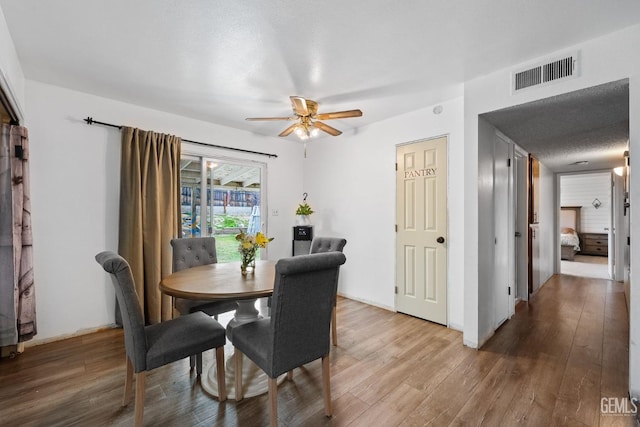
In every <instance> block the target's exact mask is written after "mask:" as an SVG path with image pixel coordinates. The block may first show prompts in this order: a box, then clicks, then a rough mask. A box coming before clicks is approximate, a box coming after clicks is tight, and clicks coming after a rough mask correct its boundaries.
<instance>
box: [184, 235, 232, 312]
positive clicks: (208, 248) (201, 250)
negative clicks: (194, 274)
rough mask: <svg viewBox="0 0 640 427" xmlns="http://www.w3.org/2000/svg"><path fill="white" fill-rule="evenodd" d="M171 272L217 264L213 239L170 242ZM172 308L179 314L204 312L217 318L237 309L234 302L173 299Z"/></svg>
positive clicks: (197, 238) (191, 238) (193, 238)
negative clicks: (171, 250)
mask: <svg viewBox="0 0 640 427" xmlns="http://www.w3.org/2000/svg"><path fill="white" fill-rule="evenodd" d="M171 246H172V247H173V272H174V273H175V272H177V271H181V270H185V269H187V268H192V267H197V266H200V265H208V264H215V263H217V262H218V257H217V254H216V239H215V237H186V238H181V239H173V240H171ZM174 307H175V308H176V310H177V311H178V312H179V313H180V314H181V315H183V314H188V313H194V312H196V311H204V312H205V313H207V314H208V315H209V316H214V317H215V318H216V319H217V318H218V314H221V313H226V312H228V311H233V310H235V309H236V308H238V304H237V303H236V302H235V301H204V300H190V299H186V298H174Z"/></svg>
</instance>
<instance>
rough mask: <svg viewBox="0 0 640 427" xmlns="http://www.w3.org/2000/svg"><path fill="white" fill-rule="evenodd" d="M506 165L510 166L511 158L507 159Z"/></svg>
mask: <svg viewBox="0 0 640 427" xmlns="http://www.w3.org/2000/svg"><path fill="white" fill-rule="evenodd" d="M507 167H508V168H510V167H511V159H507Z"/></svg>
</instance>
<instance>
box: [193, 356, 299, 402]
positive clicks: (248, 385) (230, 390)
mask: <svg viewBox="0 0 640 427" xmlns="http://www.w3.org/2000/svg"><path fill="white" fill-rule="evenodd" d="M233 351H234V349H233V345H232V344H227V345H225V347H224V352H225V355H226V361H225V372H224V374H225V380H226V386H227V399H231V400H235V398H236V380H235V378H236V377H235V364H234V363H233V357H234V355H233ZM243 357H244V360H243V361H242V388H243V389H244V397H245V398H247V397H253V396H259V395H261V394H264V393H266V392H267V391H268V390H269V386H268V379H269V377H268V376H267V374H265V373H264V371H263V370H262V369H260V368H259V367H258V365H256V364H255V363H253V362H252V361H251V360H250V359H249V358H248V357H247V356H243ZM286 377H287V374H284V375H281V376H280V377H279V378H278V384H281V383H282V382H283V381H284V380H285V378H286ZM216 378H217V377H216V364H215V363H214V364H213V365H212V366H211V368H210V369H209V370H208V371H205V372H203V373H202V377H201V378H200V383H201V385H202V388H203V389H204V391H206V392H207V393H208V394H210V395H211V396H214V397H216V398H217V397H218V381H217V380H216Z"/></svg>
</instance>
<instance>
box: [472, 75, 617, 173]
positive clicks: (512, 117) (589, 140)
mask: <svg viewBox="0 0 640 427" xmlns="http://www.w3.org/2000/svg"><path fill="white" fill-rule="evenodd" d="M481 117H482V118H484V119H485V120H487V121H488V122H490V123H492V124H493V125H494V126H496V127H497V128H498V129H499V130H500V131H501V132H502V133H504V134H505V135H507V136H508V137H509V138H511V139H512V140H513V141H515V142H516V143H518V144H519V145H520V146H521V147H522V148H524V149H526V150H527V151H529V152H530V153H532V154H533V155H534V156H536V157H537V158H538V160H540V161H541V162H542V163H543V164H544V165H545V166H547V167H549V168H550V169H551V170H553V171H555V172H573V171H583V170H597V169H610V168H613V167H616V166H622V165H624V160H623V153H624V151H625V150H627V146H628V144H627V143H628V141H629V81H628V80H627V79H625V80H620V81H617V82H612V83H607V84H603V85H600V86H594V87H591V88H588V89H583V90H579V91H575V92H570V93H566V94H563V95H559V96H554V97H551V98H546V99H542V100H540V101H535V102H531V103H528V104H523V105H518V106H515V107H510V108H506V109H503V110H499V111H494V112H491V113H487V114H483V115H482V116H481ZM579 161H587V162H589V163H588V164H586V165H575V164H573V163H575V162H579Z"/></svg>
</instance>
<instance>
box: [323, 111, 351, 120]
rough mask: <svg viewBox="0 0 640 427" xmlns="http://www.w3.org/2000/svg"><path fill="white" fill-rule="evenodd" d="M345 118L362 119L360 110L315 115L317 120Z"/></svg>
mask: <svg viewBox="0 0 640 427" xmlns="http://www.w3.org/2000/svg"><path fill="white" fill-rule="evenodd" d="M347 117H362V111H360V110H348V111H335V112H333V113H322V114H316V118H317V119H318V120H331V119H345V118H347Z"/></svg>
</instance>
